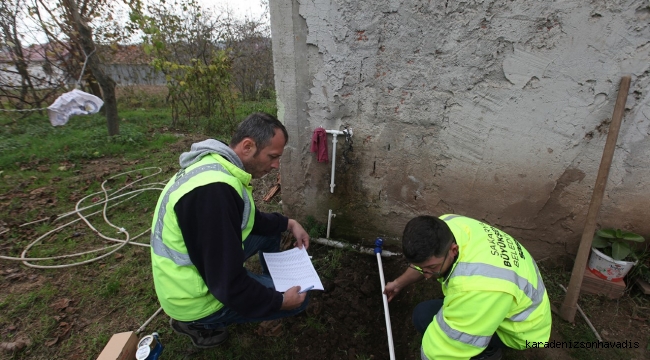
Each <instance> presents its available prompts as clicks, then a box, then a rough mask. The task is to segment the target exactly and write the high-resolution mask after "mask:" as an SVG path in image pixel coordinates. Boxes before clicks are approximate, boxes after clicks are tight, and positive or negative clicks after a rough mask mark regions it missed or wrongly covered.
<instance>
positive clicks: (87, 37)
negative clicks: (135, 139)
mask: <svg viewBox="0 0 650 360" xmlns="http://www.w3.org/2000/svg"><path fill="white" fill-rule="evenodd" d="M63 4H64V6H65V7H66V8H67V10H68V13H69V15H70V16H71V20H72V24H73V25H74V26H75V27H76V29H77V31H78V32H79V41H80V43H81V47H82V49H83V50H84V52H85V53H86V55H89V54H91V53H92V55H91V56H90V57H89V58H88V60H87V64H86V66H87V67H88V69H89V70H90V72H91V73H92V74H93V76H94V77H95V79H97V82H98V83H99V86H100V87H101V89H102V93H103V95H104V110H105V111H106V125H107V126H108V135H109V136H113V135H118V134H119V133H120V123H119V117H118V114H117V98H116V97H115V81H113V79H112V78H111V77H110V76H108V75H106V74H105V73H104V71H103V70H102V69H101V67H100V63H99V58H98V57H97V54H96V53H95V50H96V47H95V42H94V41H93V33H92V30H91V29H90V27H89V26H88V24H86V23H85V21H83V20H82V19H81V15H79V8H78V7H77V3H76V0H63Z"/></svg>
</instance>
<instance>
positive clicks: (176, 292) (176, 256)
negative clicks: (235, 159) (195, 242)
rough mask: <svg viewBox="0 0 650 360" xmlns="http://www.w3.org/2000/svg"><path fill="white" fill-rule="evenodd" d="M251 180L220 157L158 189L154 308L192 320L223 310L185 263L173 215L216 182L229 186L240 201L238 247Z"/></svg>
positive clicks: (248, 214)
mask: <svg viewBox="0 0 650 360" xmlns="http://www.w3.org/2000/svg"><path fill="white" fill-rule="evenodd" d="M251 177H252V176H251V175H250V174H249V173H247V172H245V171H244V170H242V169H240V168H238V167H237V166H235V165H233V164H232V163H230V162H229V161H227V160H226V159H224V158H223V157H221V155H218V154H208V155H206V156H204V157H203V158H201V159H200V160H199V161H197V162H196V163H194V164H192V165H190V166H188V167H187V168H185V169H182V170H181V171H179V172H178V173H177V174H176V176H175V177H173V178H172V179H171V180H169V182H168V183H167V185H166V186H165V188H164V189H163V191H162V193H161V195H160V198H159V199H158V204H157V205H156V211H155V213H154V217H153V222H152V225H151V265H152V269H153V279H154V286H155V288H156V294H157V295H158V300H159V301H160V305H161V306H162V308H163V310H165V313H167V315H169V316H170V317H172V318H173V319H176V320H180V321H194V320H198V319H201V318H204V317H206V316H208V315H210V314H213V313H214V312H216V311H218V310H219V309H221V308H222V307H223V306H224V305H223V304H222V303H221V302H219V300H217V299H216V298H215V297H214V296H213V295H212V294H211V293H210V291H209V289H208V287H207V285H206V284H205V282H204V281H203V279H202V278H201V275H200V274H199V272H198V270H197V269H196V267H195V266H194V265H193V264H192V261H191V260H190V257H189V255H188V253H187V249H186V247H185V241H184V240H183V236H182V234H181V229H180V228H179V226H178V221H177V219H176V214H175V213H174V206H175V205H176V202H178V200H179V199H180V198H181V197H182V196H183V195H185V194H187V193H188V192H190V191H192V190H193V189H195V188H197V187H199V186H203V185H207V184H210V183H216V182H222V183H226V184H229V185H230V186H232V187H233V189H235V190H236V191H237V193H238V194H239V196H241V197H242V199H243V201H244V212H243V214H242V215H243V216H242V223H241V231H242V242H243V241H244V239H246V237H247V236H248V235H249V234H250V232H251V230H252V229H253V222H254V219H255V203H254V202H253V188H252V186H251V185H250V180H251ZM242 247H243V244H242ZM242 265H243V264H242Z"/></svg>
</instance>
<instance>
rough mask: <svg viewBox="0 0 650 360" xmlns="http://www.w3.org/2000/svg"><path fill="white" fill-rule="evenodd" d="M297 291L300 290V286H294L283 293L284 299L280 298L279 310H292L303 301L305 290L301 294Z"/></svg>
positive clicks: (305, 294) (305, 295)
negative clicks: (280, 305)
mask: <svg viewBox="0 0 650 360" xmlns="http://www.w3.org/2000/svg"><path fill="white" fill-rule="evenodd" d="M298 291H300V286H294V287H292V288H291V289H289V290H287V291H286V292H285V293H284V299H283V300H282V307H281V308H280V310H292V309H295V308H297V307H298V306H300V305H302V303H303V302H305V297H307V292H306V291H305V292H304V293H302V294H298Z"/></svg>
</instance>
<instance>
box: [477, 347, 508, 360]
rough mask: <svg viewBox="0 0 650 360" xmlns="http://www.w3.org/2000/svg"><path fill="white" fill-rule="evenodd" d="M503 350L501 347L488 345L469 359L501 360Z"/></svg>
mask: <svg viewBox="0 0 650 360" xmlns="http://www.w3.org/2000/svg"><path fill="white" fill-rule="evenodd" d="M502 356H503V351H502V350H501V348H500V347H499V348H492V347H488V348H486V349H485V350H483V352H482V353H480V354H478V355H476V356H474V357H472V358H471V359H470V360H501V357H502Z"/></svg>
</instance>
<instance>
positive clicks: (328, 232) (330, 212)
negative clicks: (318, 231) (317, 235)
mask: <svg viewBox="0 0 650 360" xmlns="http://www.w3.org/2000/svg"><path fill="white" fill-rule="evenodd" d="M333 217H336V214H332V209H330V211H329V213H328V214H327V236H326V238H327V239H329V238H330V225H331V223H332V218H333Z"/></svg>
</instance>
